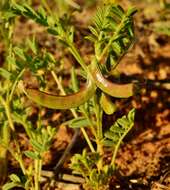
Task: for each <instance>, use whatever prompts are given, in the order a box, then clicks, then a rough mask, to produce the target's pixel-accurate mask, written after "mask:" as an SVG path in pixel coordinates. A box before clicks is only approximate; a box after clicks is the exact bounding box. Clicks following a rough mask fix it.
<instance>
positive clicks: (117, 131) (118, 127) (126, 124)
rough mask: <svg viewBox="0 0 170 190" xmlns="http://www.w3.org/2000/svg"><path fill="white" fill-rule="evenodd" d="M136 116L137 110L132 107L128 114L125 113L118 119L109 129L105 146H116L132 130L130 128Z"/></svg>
mask: <svg viewBox="0 0 170 190" xmlns="http://www.w3.org/2000/svg"><path fill="white" fill-rule="evenodd" d="M134 116H135V110H134V109H132V110H131V111H130V112H129V113H128V116H127V117H126V116H125V115H124V116H123V117H122V118H120V119H118V120H117V121H116V122H115V123H114V124H113V125H112V126H111V127H110V129H109V131H107V132H106V133H105V134H104V136H105V139H104V142H103V143H104V144H105V146H111V147H116V146H117V145H118V144H120V142H121V141H122V139H123V138H124V137H125V135H126V134H127V133H128V132H129V131H130V129H131V128H132V127H133V125H134Z"/></svg>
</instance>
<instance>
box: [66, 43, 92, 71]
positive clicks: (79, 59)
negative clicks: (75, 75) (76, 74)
mask: <svg viewBox="0 0 170 190" xmlns="http://www.w3.org/2000/svg"><path fill="white" fill-rule="evenodd" d="M68 44H69V51H70V52H71V54H72V55H73V56H74V58H75V59H76V60H77V62H78V63H79V64H80V65H81V67H82V68H83V69H84V70H85V71H86V73H89V70H88V67H87V65H86V64H85V62H84V60H83V59H82V57H81V55H80V54H79V52H78V50H77V48H76V47H75V46H74V44H73V43H68Z"/></svg>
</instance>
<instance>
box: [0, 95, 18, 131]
mask: <svg viewBox="0 0 170 190" xmlns="http://www.w3.org/2000/svg"><path fill="white" fill-rule="evenodd" d="M0 102H1V103H2V105H3V106H4V108H5V113H6V116H7V118H8V122H9V126H10V128H11V130H12V131H15V128H14V124H13V121H12V118H11V113H10V107H9V102H6V101H5V100H4V98H3V97H2V96H0Z"/></svg>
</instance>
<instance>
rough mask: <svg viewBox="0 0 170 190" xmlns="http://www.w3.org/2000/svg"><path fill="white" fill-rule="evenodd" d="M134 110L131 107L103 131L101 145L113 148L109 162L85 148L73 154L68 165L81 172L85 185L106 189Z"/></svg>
mask: <svg viewBox="0 0 170 190" xmlns="http://www.w3.org/2000/svg"><path fill="white" fill-rule="evenodd" d="M134 116H135V110H134V109H132V110H131V111H130V112H129V113H128V115H127V116H123V117H122V118H119V119H117V121H116V122H115V123H114V124H113V125H112V126H111V127H110V129H109V130H108V131H107V132H105V134H104V138H103V139H101V142H102V144H103V146H106V147H110V148H111V149H112V150H113V156H112V160H111V162H110V163H109V164H108V163H105V161H104V160H103V159H102V155H100V154H99V152H95V153H88V152H87V151H86V150H84V151H83V152H82V154H75V155H74V156H73V157H72V159H71V165H70V167H71V168H72V169H73V170H74V172H75V173H76V174H81V175H83V177H84V178H85V179H86V186H88V187H91V188H92V189H96V190H97V189H107V188H108V187H107V185H108V183H109V180H110V177H111V176H112V175H113V172H114V170H115V158H116V155H117V151H118V148H119V146H120V144H121V143H122V141H123V139H124V137H125V136H126V135H127V133H128V132H129V131H130V129H131V128H132V127H133V125H134Z"/></svg>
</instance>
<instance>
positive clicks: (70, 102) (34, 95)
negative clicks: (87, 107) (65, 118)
mask: <svg viewBox="0 0 170 190" xmlns="http://www.w3.org/2000/svg"><path fill="white" fill-rule="evenodd" d="M95 90H96V87H95V84H94V83H93V80H91V77H90V78H89V79H88V81H87V85H86V86H85V87H84V88H82V89H81V90H80V91H79V92H77V93H74V94H69V95H66V96H57V95H54V94H49V93H46V92H42V91H39V90H36V89H31V88H26V89H24V92H25V94H26V95H27V96H28V98H30V99H31V100H33V101H34V102H36V103H37V104H40V105H42V106H45V107H47V108H51V109H70V108H76V107H78V106H80V105H82V104H84V103H85V102H86V101H88V100H89V99H90V98H91V97H92V96H93V94H94V93H95Z"/></svg>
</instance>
